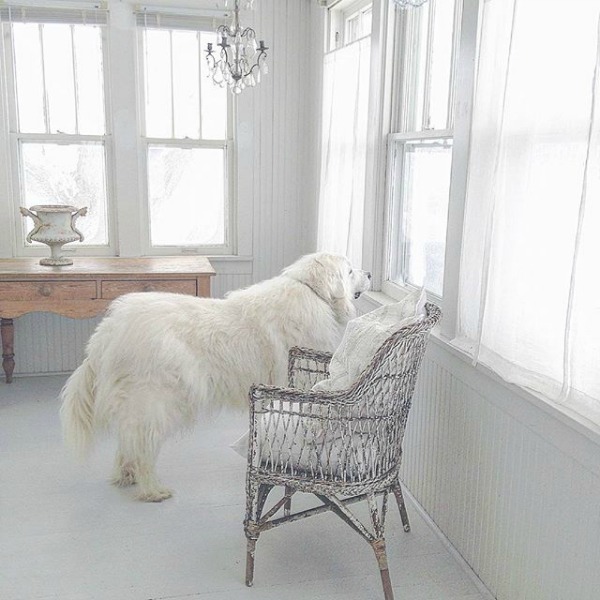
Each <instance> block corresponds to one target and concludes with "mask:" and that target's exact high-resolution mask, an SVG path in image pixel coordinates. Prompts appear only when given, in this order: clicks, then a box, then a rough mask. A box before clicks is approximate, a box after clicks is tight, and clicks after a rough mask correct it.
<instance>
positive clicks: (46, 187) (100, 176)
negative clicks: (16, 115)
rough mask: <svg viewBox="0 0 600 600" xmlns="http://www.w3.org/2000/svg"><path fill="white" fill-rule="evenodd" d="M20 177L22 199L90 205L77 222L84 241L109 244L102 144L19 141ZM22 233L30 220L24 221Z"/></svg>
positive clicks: (37, 201) (28, 226) (39, 202)
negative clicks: (84, 214) (85, 213)
mask: <svg viewBox="0 0 600 600" xmlns="http://www.w3.org/2000/svg"><path fill="white" fill-rule="evenodd" d="M20 150H21V179H22V181H23V202H24V203H25V206H27V207H28V208H29V207H31V206H33V205H35V204H71V205H73V206H76V207H77V208H81V207H83V206H87V207H89V210H88V214H87V215H86V216H85V217H82V218H81V219H80V220H79V221H77V228H78V229H80V230H81V232H82V233H83V235H84V236H85V240H84V241H83V242H82V243H83V244H86V245H87V244H89V245H105V244H107V243H108V234H107V231H108V227H107V198H106V167H105V157H104V145H103V144H102V143H85V144H51V143H37V142H22V143H21V147H20ZM23 221H24V223H23V231H24V233H25V232H27V231H29V230H30V229H31V227H30V226H31V222H30V221H29V220H26V219H24V220H23Z"/></svg>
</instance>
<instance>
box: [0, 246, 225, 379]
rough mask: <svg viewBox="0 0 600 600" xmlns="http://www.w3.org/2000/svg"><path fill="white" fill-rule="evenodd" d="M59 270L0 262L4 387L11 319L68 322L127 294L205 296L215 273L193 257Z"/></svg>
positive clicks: (111, 261) (82, 262)
mask: <svg viewBox="0 0 600 600" xmlns="http://www.w3.org/2000/svg"><path fill="white" fill-rule="evenodd" d="M73 262H74V264H72V265H69V266H65V267H44V266H41V265H40V264H39V259H38V258H14V259H13V258H10V259H0V336H1V338H2V368H3V369H4V373H5V375H6V383H10V382H11V381H12V374H13V370H14V367H15V361H14V330H13V319H14V318H15V317H20V316H21V315H24V314H27V313H31V312H51V313H55V314H58V315H62V316H65V317H71V318H74V319H85V318H89V317H95V316H97V315H99V314H101V313H102V312H103V311H104V310H105V309H106V307H107V306H108V305H109V304H110V302H111V301H112V300H114V299H115V298H116V297H117V296H121V295H122V294H127V293H129V292H150V291H152V292H176V293H179V294H189V295H191V296H210V278H211V277H212V276H213V275H214V274H215V271H214V269H213V268H212V266H211V264H210V262H209V261H208V259H206V258H204V257H198V256H181V257H147V258H74V259H73Z"/></svg>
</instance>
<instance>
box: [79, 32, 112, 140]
mask: <svg viewBox="0 0 600 600" xmlns="http://www.w3.org/2000/svg"><path fill="white" fill-rule="evenodd" d="M73 46H74V48H75V69H76V82H75V83H76V85H77V119H78V128H79V133H81V134H84V135H85V134H87V135H104V134H105V133H106V128H105V118H104V79H103V77H104V75H103V57H102V30H101V29H100V27H92V26H89V25H74V26H73Z"/></svg>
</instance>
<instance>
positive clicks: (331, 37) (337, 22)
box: [325, 0, 376, 52]
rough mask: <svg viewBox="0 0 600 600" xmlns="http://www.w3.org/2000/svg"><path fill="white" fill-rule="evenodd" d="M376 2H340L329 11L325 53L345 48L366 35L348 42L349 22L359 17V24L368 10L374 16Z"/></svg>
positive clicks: (347, 0) (373, 0)
mask: <svg viewBox="0 0 600 600" xmlns="http://www.w3.org/2000/svg"><path fill="white" fill-rule="evenodd" d="M375 2H376V0H340V1H339V2H336V3H335V4H334V5H333V6H332V7H331V8H329V10H328V11H327V36H326V48H325V52H331V51H332V50H337V49H339V48H343V47H344V46H347V45H348V44H352V43H354V42H357V41H359V40H360V39H362V38H363V37H366V36H367V35H370V34H366V35H363V36H359V37H357V38H356V39H354V40H350V41H348V40H347V37H348V22H349V21H350V20H351V19H353V18H354V17H357V16H358V19H359V23H361V22H362V18H363V15H364V13H365V12H366V11H367V9H370V10H371V13H372V14H373V12H374V9H375Z"/></svg>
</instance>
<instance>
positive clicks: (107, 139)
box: [0, 6, 116, 256]
mask: <svg viewBox="0 0 600 600" xmlns="http://www.w3.org/2000/svg"><path fill="white" fill-rule="evenodd" d="M8 8H9V7H3V8H2V10H8ZM10 8H11V9H12V6H11V7H10ZM26 8H27V9H28V11H27V12H25V13H22V14H25V15H26V16H28V17H29V18H28V19H27V21H25V22H28V23H33V22H34V21H33V20H31V17H33V16H35V15H37V16H40V18H45V20H44V21H41V22H39V21H38V22H39V24H63V25H78V24H84V23H85V14H88V15H89V12H90V11H88V13H86V12H85V11H82V10H73V11H71V12H69V11H65V10H64V9H43V10H42V11H41V12H40V13H37V12H34V11H33V9H32V11H31V12H29V7H26ZM98 12H99V13H106V14H107V11H98ZM42 13H47V14H46V15H44V14H42ZM51 13H52V14H51ZM53 15H54V18H51V17H52V16H53ZM68 18H70V19H71V20H70V21H69V20H68ZM13 21H14V19H13ZM18 22H23V21H18ZM87 24H88V25H90V24H94V25H95V23H91V22H87ZM0 29H3V30H4V31H5V32H6V33H7V37H6V36H5V37H4V38H3V39H4V41H5V43H4V50H5V56H4V60H5V65H7V66H9V65H10V68H6V69H5V72H6V79H5V83H6V85H7V87H8V89H9V90H14V94H10V98H9V101H8V102H7V108H8V115H7V116H8V132H7V133H8V151H9V156H10V186H11V189H12V194H11V196H12V199H13V200H12V203H13V215H14V217H13V219H14V221H15V222H14V225H13V232H14V246H13V248H14V250H15V252H16V255H17V256H45V255H46V254H47V248H44V247H43V246H42V247H40V246H38V245H32V244H28V243H26V241H25V232H24V227H23V222H22V221H23V219H22V218H21V217H20V215H19V210H18V207H19V206H22V205H25V198H24V193H25V190H24V184H23V181H22V175H21V169H22V166H21V165H22V157H21V152H20V149H21V145H22V143H23V142H38V143H50V144H61V145H70V144H74V145H79V144H82V143H86V142H95V143H100V144H101V145H102V146H103V148H104V162H105V190H106V207H105V210H106V226H107V232H106V237H107V244H102V245H91V244H89V245H81V244H69V245H67V246H65V248H64V249H63V251H64V252H65V253H67V254H75V255H76V254H93V255H97V256H98V255H101V256H103V255H114V254H115V251H116V238H115V227H114V222H115V219H114V206H113V183H112V182H113V178H114V174H113V161H112V143H111V136H110V132H109V131H108V126H109V123H110V103H109V102H108V98H107V90H108V73H107V58H108V57H107V33H106V28H105V27H102V28H101V38H102V60H103V67H104V73H103V86H104V121H105V133H104V135H90V134H78V133H51V132H49V131H48V128H47V124H48V117H47V114H45V122H46V132H44V133H29V132H20V131H18V128H19V126H18V107H17V97H16V71H15V57H14V52H13V41H12V39H13V38H12V27H11V24H10V22H8V21H5V22H0ZM45 102H46V103H47V100H46V101H45ZM45 112H46V113H47V110H46V111H45Z"/></svg>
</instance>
